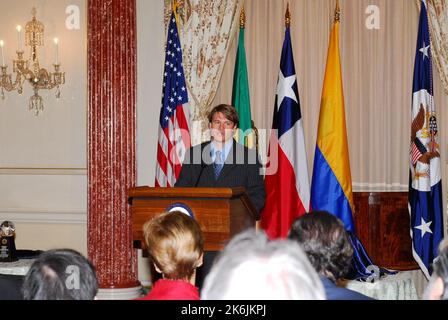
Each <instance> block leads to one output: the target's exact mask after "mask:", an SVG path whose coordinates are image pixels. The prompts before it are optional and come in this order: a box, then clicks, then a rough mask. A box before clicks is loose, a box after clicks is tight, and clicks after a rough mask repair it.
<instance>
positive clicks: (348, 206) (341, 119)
mask: <svg viewBox="0 0 448 320" xmlns="http://www.w3.org/2000/svg"><path fill="white" fill-rule="evenodd" d="M336 12H337V14H336V17H337V18H336V19H335V22H334V25H333V29H332V31H331V35H330V44H329V47H328V56H327V66H326V69H325V78H324V84H323V89H322V99H321V105H320V115H319V127H318V131H317V142H316V151H315V153H314V167H313V177H312V181H311V207H312V208H313V211H327V212H329V213H331V214H333V215H335V216H336V217H338V218H339V219H341V220H342V222H343V223H344V225H345V229H346V230H347V231H348V234H349V237H350V241H351V244H352V246H353V251H354V253H353V259H352V269H351V272H350V274H349V275H348V277H347V278H350V279H360V278H363V279H366V278H367V279H369V278H372V277H374V276H375V275H376V274H377V273H374V274H372V272H375V271H378V274H377V275H378V276H379V275H380V274H384V273H391V272H389V271H388V270H385V269H382V268H378V267H376V266H375V265H374V264H373V262H372V260H371V259H370V257H369V256H368V254H367V252H366V251H365V249H364V247H363V245H362V243H361V241H359V239H358V238H357V237H356V235H355V224H354V222H353V213H354V209H355V207H354V203H353V194H352V178H351V173H350V160H349V152H348V143H347V130H346V125H345V110H344V90H343V88H342V74H341V61H340V57H339V56H340V55H339V19H338V15H339V14H338V9H337V10H336Z"/></svg>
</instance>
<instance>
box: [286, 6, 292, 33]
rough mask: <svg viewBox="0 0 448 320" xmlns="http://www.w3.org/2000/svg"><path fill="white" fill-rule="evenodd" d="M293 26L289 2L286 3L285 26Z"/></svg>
mask: <svg viewBox="0 0 448 320" xmlns="http://www.w3.org/2000/svg"><path fill="white" fill-rule="evenodd" d="M290 26H291V12H290V11H289V2H288V3H287V5H286V13H285V27H286V28H289V27H290Z"/></svg>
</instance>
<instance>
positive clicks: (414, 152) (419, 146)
mask: <svg viewBox="0 0 448 320" xmlns="http://www.w3.org/2000/svg"><path fill="white" fill-rule="evenodd" d="M426 151H427V150H426V147H425V146H424V145H423V143H421V141H420V139H419V138H415V140H414V142H413V143H412V148H411V160H412V164H413V165H415V164H416V163H417V161H418V159H419V158H420V157H421V156H422V155H423V154H424V153H426Z"/></svg>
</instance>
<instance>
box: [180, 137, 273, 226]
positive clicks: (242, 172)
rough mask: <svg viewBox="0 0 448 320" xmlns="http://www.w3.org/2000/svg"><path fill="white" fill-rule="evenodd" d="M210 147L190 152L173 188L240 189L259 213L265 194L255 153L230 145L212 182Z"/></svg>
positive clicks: (204, 145)
mask: <svg viewBox="0 0 448 320" xmlns="http://www.w3.org/2000/svg"><path fill="white" fill-rule="evenodd" d="M210 149H211V144H210V142H204V143H202V144H199V145H196V146H194V147H192V148H190V149H189V150H188V151H187V153H186V155H185V160H184V162H183V164H182V170H181V172H180V176H179V178H178V180H177V182H176V184H175V186H176V187H210V188H232V187H244V188H245V189H246V192H247V194H248V195H249V197H250V199H251V200H252V202H253V204H254V205H255V207H256V208H257V211H258V216H257V217H256V219H257V220H258V219H259V218H260V216H259V215H260V211H261V209H262V208H263V206H264V201H265V198H266V192H265V189H264V180H263V175H262V173H260V169H261V164H260V161H259V159H258V154H257V152H256V151H255V150H251V149H248V148H247V147H245V146H243V145H241V144H239V143H237V142H236V141H235V140H233V145H232V147H231V149H230V151H229V154H228V156H227V158H226V160H225V163H224V167H223V168H222V171H221V174H220V175H219V177H218V179H217V180H216V179H215V174H214V168H213V163H212V160H211V155H210Z"/></svg>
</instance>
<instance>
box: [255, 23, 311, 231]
mask: <svg viewBox="0 0 448 320" xmlns="http://www.w3.org/2000/svg"><path fill="white" fill-rule="evenodd" d="M265 187H266V194H267V197H266V204H265V207H264V209H263V212H262V215H261V226H262V228H263V229H265V231H266V233H267V235H268V237H269V238H270V239H275V238H279V237H281V238H285V237H286V236H287V234H288V231H289V228H290V226H291V224H292V222H293V220H294V219H295V218H297V217H299V216H302V215H304V214H305V213H306V212H308V211H309V209H310V185H309V175H308V167H307V157H306V150H305V139H304V135H303V127H302V113H301V112H300V100H299V93H298V90H297V77H296V71H295V67H294V57H293V53H292V45H291V35H290V28H289V27H287V28H286V31H285V40H284V42H283V49H282V56H281V61H280V73H279V76H278V83H277V94H276V99H275V107H274V119H273V123H272V132H271V137H270V142H269V151H268V164H267V166H266V178H265Z"/></svg>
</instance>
